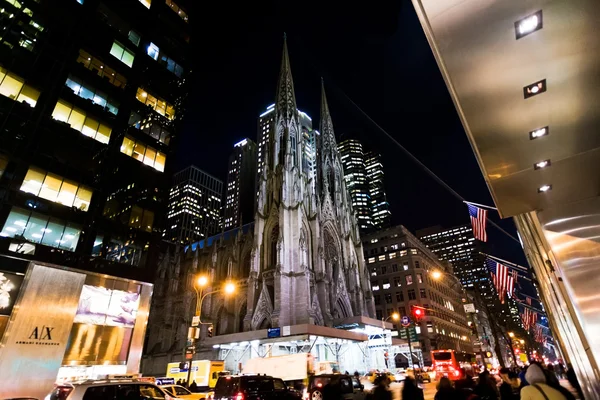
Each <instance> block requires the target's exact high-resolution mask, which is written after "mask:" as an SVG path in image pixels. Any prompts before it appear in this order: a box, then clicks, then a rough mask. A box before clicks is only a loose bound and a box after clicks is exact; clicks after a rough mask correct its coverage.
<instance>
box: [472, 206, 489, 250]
mask: <svg viewBox="0 0 600 400" xmlns="http://www.w3.org/2000/svg"><path fill="white" fill-rule="evenodd" d="M467 207H468V208H469V216H470V217H471V225H472V226H473V236H475V239H478V240H481V241H482V242H487V233H486V232H485V223H486V221H487V210H484V209H483V208H479V207H476V206H474V205H472V204H470V203H467Z"/></svg>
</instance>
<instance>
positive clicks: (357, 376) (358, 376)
mask: <svg viewBox="0 0 600 400" xmlns="http://www.w3.org/2000/svg"><path fill="white" fill-rule="evenodd" d="M354 377H355V378H356V379H358V380H360V374H359V373H358V371H354Z"/></svg>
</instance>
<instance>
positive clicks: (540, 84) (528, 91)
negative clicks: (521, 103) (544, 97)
mask: <svg viewBox="0 0 600 400" xmlns="http://www.w3.org/2000/svg"><path fill="white" fill-rule="evenodd" d="M545 91H546V80H545V79H542V80H541V81H537V82H535V83H532V84H531V85H527V86H525V87H524V88H523V96H524V97H525V98H526V99H528V98H530V97H533V96H535V95H537V94H540V93H544V92H545Z"/></svg>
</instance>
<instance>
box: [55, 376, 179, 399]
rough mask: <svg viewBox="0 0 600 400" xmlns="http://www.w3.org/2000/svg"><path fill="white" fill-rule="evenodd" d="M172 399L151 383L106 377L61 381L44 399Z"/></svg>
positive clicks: (134, 379)
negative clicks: (68, 381) (71, 381)
mask: <svg viewBox="0 0 600 400" xmlns="http://www.w3.org/2000/svg"><path fill="white" fill-rule="evenodd" d="M104 399H113V400H173V397H172V396H170V395H169V394H168V393H166V392H164V391H163V390H162V389H160V387H158V386H156V385H155V384H153V383H150V382H146V381H143V380H140V379H136V378H107V379H97V380H86V381H80V382H73V383H63V384H60V385H57V386H55V387H54V388H53V389H52V391H51V392H50V393H49V394H48V395H47V396H46V397H45V398H44V400H104Z"/></svg>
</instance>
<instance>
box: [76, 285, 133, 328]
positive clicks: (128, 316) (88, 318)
mask: <svg viewBox="0 0 600 400" xmlns="http://www.w3.org/2000/svg"><path fill="white" fill-rule="evenodd" d="M139 304H140V294H139V293H136V292H134V293H131V292H125V291H122V290H113V289H109V288H106V287H99V286H90V285H83V289H82V291H81V298H80V299H79V306H78V307H77V314H76V315H75V321H74V322H76V323H77V322H79V323H82V324H92V325H109V326H121V327H125V328H133V326H134V324H135V317H136V315H137V311H138V307H139Z"/></svg>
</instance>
